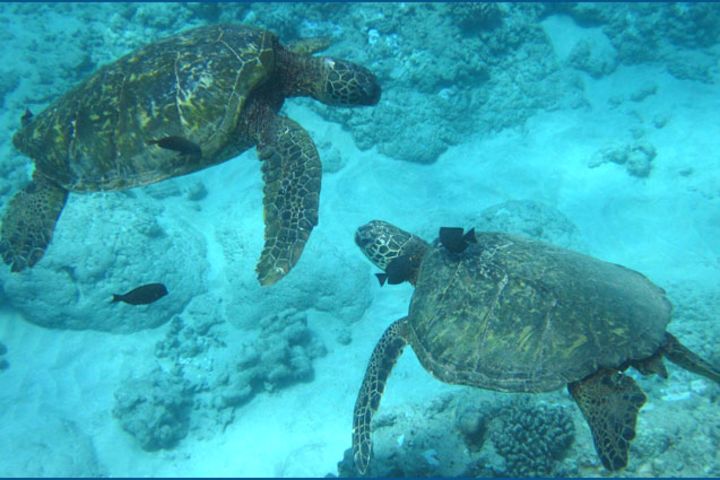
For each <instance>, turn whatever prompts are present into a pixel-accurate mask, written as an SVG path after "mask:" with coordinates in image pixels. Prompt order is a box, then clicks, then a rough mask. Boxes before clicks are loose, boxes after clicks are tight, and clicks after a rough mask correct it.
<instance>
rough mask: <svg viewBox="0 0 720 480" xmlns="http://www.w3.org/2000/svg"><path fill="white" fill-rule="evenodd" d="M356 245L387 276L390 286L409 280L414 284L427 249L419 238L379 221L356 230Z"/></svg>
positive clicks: (425, 243) (426, 245)
mask: <svg viewBox="0 0 720 480" xmlns="http://www.w3.org/2000/svg"><path fill="white" fill-rule="evenodd" d="M355 243H356V244H357V246H358V247H360V250H362V252H363V253H364V254H365V256H366V257H367V258H368V259H369V260H370V261H371V262H372V263H374V264H375V265H376V266H377V267H378V268H380V269H381V270H383V271H384V272H385V273H386V274H387V275H388V281H389V282H390V283H400V282H402V281H408V282H410V283H411V284H413V285H415V280H416V278H417V272H418V270H419V268H420V263H421V262H422V258H423V256H424V255H425V253H426V252H427V249H428V247H429V245H428V243H427V242H425V241H424V240H423V239H421V238H420V237H417V236H415V235H413V234H412V233H409V232H406V231H405V230H401V229H400V228H398V227H396V226H394V225H392V224H390V223H387V222H383V221H382V220H373V221H371V222H369V223H367V224H365V225H363V226H362V227H360V228H358V229H357V231H356V232H355ZM393 276H395V277H396V278H393Z"/></svg>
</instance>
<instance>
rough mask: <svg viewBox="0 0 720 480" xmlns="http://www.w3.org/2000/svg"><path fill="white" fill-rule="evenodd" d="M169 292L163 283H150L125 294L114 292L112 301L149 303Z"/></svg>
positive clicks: (133, 303) (137, 303) (136, 303)
mask: <svg viewBox="0 0 720 480" xmlns="http://www.w3.org/2000/svg"><path fill="white" fill-rule="evenodd" d="M167 293H168V291H167V288H165V285H163V284H162V283H149V284H147V285H142V286H140V287H137V288H135V289H133V290H130V291H129V292H127V293H125V294H114V295H113V298H112V303H115V302H125V303H129V304H130V305H148V304H150V303H153V302H155V301H157V300H159V299H160V298H162V297H164V296H165V295H167Z"/></svg>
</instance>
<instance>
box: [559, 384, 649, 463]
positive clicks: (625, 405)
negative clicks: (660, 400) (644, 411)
mask: <svg viewBox="0 0 720 480" xmlns="http://www.w3.org/2000/svg"><path fill="white" fill-rule="evenodd" d="M568 390H569V391H570V394H571V395H572V397H573V399H575V402H576V403H577V404H578V406H579V407H580V410H582V413H583V416H584V417H585V420H586V421H587V423H588V425H589V426H590V430H591V431H592V436H593V442H594V443H595V450H596V451H597V454H598V456H599V457H600V460H601V461H602V464H603V465H604V466H605V468H607V469H608V470H619V469H621V468H624V467H625V466H627V462H628V450H630V441H631V440H632V439H633V438H635V422H636V420H637V416H638V412H639V411H640V408H641V407H642V406H643V405H644V404H645V400H646V397H645V394H644V393H643V391H642V390H641V389H640V387H639V386H638V385H637V384H636V383H635V381H634V380H633V379H632V378H630V377H628V376H626V375H623V374H621V373H617V372H614V371H608V370H601V371H599V372H598V373H596V374H595V375H592V376H590V377H588V378H586V379H584V380H581V381H579V382H574V383H571V384H569V385H568Z"/></svg>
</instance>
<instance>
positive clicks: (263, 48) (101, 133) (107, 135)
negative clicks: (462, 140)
mask: <svg viewBox="0 0 720 480" xmlns="http://www.w3.org/2000/svg"><path fill="white" fill-rule="evenodd" d="M326 45H327V43H326V42H325V41H324V40H322V39H318V40H312V39H308V40H306V41H300V42H297V43H295V44H294V45H292V46H289V47H283V46H282V45H281V44H280V42H279V40H278V38H277V37H276V36H275V35H274V34H272V33H270V32H268V31H265V30H261V29H255V28H250V27H247V26H241V25H222V24H220V25H211V26H204V27H199V28H194V29H191V30H187V31H185V32H182V33H180V34H178V35H175V36H171V37H168V38H165V39H163V40H160V41H157V42H155V43H151V44H149V45H147V46H145V47H143V48H140V49H138V50H136V51H134V52H132V53H130V54H128V55H126V56H124V57H122V58H120V59H119V60H117V61H115V62H114V63H112V64H110V65H107V66H105V67H103V68H101V69H99V70H98V71H97V72H96V73H94V74H93V75H92V76H91V77H90V78H88V79H87V80H85V81H84V82H83V83H81V84H80V85H79V86H77V87H75V88H74V89H72V90H70V91H69V92H67V93H66V94H65V95H63V96H62V97H60V98H59V99H57V100H56V101H55V102H54V103H52V104H51V105H50V106H49V107H48V108H47V109H45V110H44V111H43V112H42V113H40V114H39V115H35V116H32V115H31V114H30V113H29V112H26V115H24V116H23V121H22V123H23V125H22V127H21V128H20V130H19V131H18V132H17V133H16V134H15V136H14V138H13V143H14V144H15V147H16V148H17V149H18V150H20V151H21V152H23V153H25V154H26V155H28V156H29V157H31V158H32V159H34V161H35V171H34V174H33V179H32V182H31V183H30V184H29V185H28V186H26V187H25V188H24V190H22V191H20V192H19V193H17V194H16V195H15V197H14V198H13V199H12V200H11V201H10V203H9V207H8V210H7V212H6V214H5V217H4V219H3V224H2V230H1V231H0V236H1V239H0V253H1V254H2V257H3V259H4V261H5V263H7V264H9V265H11V266H12V267H11V269H12V271H15V272H17V271H21V270H23V269H25V268H27V267H32V266H33V265H34V264H35V263H37V261H38V260H40V258H42V256H43V254H44V252H45V249H46V248H47V246H48V244H49V243H50V240H51V237H52V233H53V230H54V228H55V223H56V221H57V219H58V217H59V215H60V212H61V211H62V209H63V206H64V205H65V201H66V199H67V195H68V192H93V191H101V190H121V189H126V188H131V187H137V186H141V185H147V184H151V183H154V182H158V181H160V180H164V179H166V178H170V177H175V176H178V175H184V174H188V173H191V172H194V171H197V170H201V169H203V168H206V167H209V166H211V165H215V164H218V163H221V162H224V161H226V160H228V159H230V158H233V157H235V156H237V155H238V154H240V153H241V152H243V151H244V150H247V149H248V148H250V147H252V146H256V147H257V153H258V158H259V159H260V160H261V161H262V173H263V179H264V182H265V187H264V220H265V245H264V248H263V251H262V254H261V257H260V260H259V262H258V265H257V273H258V279H259V281H260V283H261V284H263V285H269V284H273V283H275V282H276V281H277V280H279V279H280V278H282V277H283V276H284V275H285V274H287V273H288V271H289V270H290V269H291V268H292V267H293V265H295V263H296V262H297V261H298V259H299V257H300V255H301V253H302V250H303V247H304V245H305V242H306V241H307V239H308V237H309V235H310V232H311V231H312V229H313V227H314V226H315V225H316V224H317V220H318V205H319V194H320V180H321V162H320V159H319V157H318V153H317V150H316V148H315V145H314V144H313V141H312V140H311V138H310V136H309V135H308V133H307V132H306V131H305V130H304V129H303V128H301V127H300V126H299V125H298V124H297V123H295V122H293V121H292V120H290V119H288V118H286V117H283V116H281V115H278V111H279V110H280V108H281V107H282V104H283V102H284V100H285V98H286V97H293V96H310V97H312V98H314V99H316V100H319V101H321V102H323V103H325V104H328V105H339V106H354V105H374V104H376V103H377V102H378V100H379V98H380V93H381V91H380V86H379V84H378V82H377V79H376V77H375V76H374V75H373V74H372V73H371V72H370V71H368V70H367V69H365V68H363V67H361V66H359V65H355V64H353V63H350V62H347V61H344V60H339V59H335V58H330V57H314V56H311V54H312V53H315V52H316V51H318V50H319V49H322V48H324V47H325V46H326Z"/></svg>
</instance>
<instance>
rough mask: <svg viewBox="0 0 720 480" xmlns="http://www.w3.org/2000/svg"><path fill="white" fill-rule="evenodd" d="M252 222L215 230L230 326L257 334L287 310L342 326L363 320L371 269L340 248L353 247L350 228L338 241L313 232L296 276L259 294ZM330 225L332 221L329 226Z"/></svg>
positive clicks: (256, 239) (326, 233)
mask: <svg viewBox="0 0 720 480" xmlns="http://www.w3.org/2000/svg"><path fill="white" fill-rule="evenodd" d="M326 207H331V206H330V205H324V206H322V205H321V210H323V209H324V211H325V213H326V215H325V218H327V217H328V216H331V215H332V212H331V211H330V210H331V208H326ZM256 220H257V219H256V218H248V217H247V216H245V217H242V218H240V217H236V218H232V219H229V221H228V222H226V223H224V224H223V225H222V226H219V227H218V229H217V230H216V235H217V240H218V243H219V244H220V246H221V247H222V253H223V255H224V258H225V271H226V272H227V285H228V286H227V292H229V295H228V298H226V299H225V309H226V312H225V316H226V318H227V319H228V321H229V322H230V323H231V324H233V325H234V326H236V327H239V328H245V329H252V328H256V327H257V325H259V324H260V323H261V322H262V321H263V319H264V318H266V317H267V316H268V315H269V314H270V315H272V313H269V312H282V311H286V310H288V309H291V310H295V311H299V312H302V311H308V310H317V311H319V312H322V313H329V314H331V315H332V318H333V319H334V320H335V321H340V322H341V323H345V324H351V323H353V322H356V321H358V320H359V319H360V318H362V315H363V313H364V312H365V310H366V309H367V308H368V306H369V305H370V302H371V294H370V287H371V284H370V283H369V282H368V281H367V279H368V276H369V272H370V265H368V264H367V262H364V261H363V259H362V258H360V257H358V256H357V255H354V253H355V252H354V251H353V250H351V249H346V248H341V245H340V243H342V242H345V241H346V240H347V241H348V242H352V238H353V237H352V235H353V234H352V228H353V227H352V226H348V229H347V233H346V236H344V237H338V236H337V233H336V230H330V231H326V230H323V229H320V230H318V231H317V232H314V233H313V239H312V240H311V241H309V242H308V244H307V246H306V247H305V251H304V253H303V258H302V261H300V262H298V264H297V266H296V267H295V269H294V271H293V272H292V273H291V274H289V275H287V276H286V277H285V278H283V281H282V282H278V283H277V284H275V285H273V287H272V288H263V287H261V286H259V285H258V283H257V279H256V278H255V262H256V258H254V256H253V255H252V254H251V252H257V253H258V254H259V252H260V251H261V248H262V245H261V243H262V236H261V235H252V233H253V232H254V230H255V228H256V227H255V224H254V223H253V222H255V221H256ZM333 220H334V219H333V218H332V217H331V219H330V220H329V222H330V221H333ZM338 221H339V219H338ZM245 232H248V233H245ZM339 242H340V243H339ZM341 326H342V325H338V328H340V327H341Z"/></svg>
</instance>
